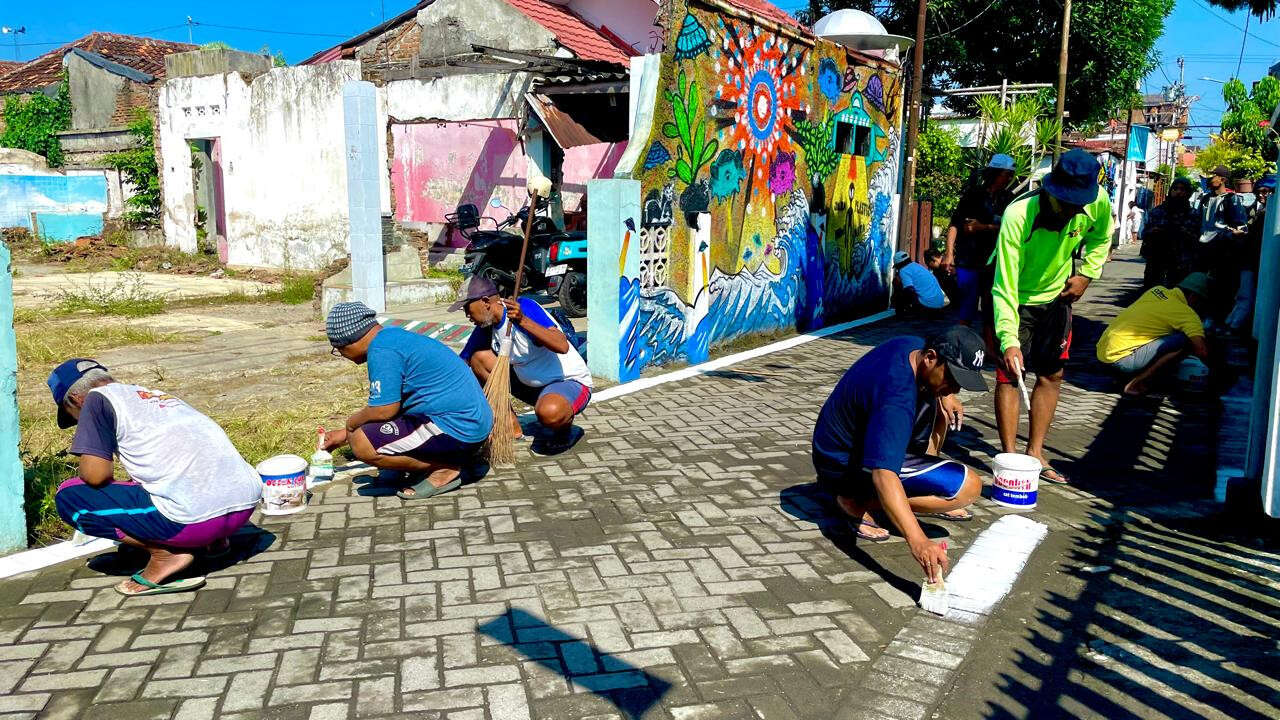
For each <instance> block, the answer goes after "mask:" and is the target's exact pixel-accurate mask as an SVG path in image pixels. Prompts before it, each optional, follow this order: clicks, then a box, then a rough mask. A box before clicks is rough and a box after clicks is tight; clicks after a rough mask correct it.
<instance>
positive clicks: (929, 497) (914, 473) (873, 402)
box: [813, 326, 987, 580]
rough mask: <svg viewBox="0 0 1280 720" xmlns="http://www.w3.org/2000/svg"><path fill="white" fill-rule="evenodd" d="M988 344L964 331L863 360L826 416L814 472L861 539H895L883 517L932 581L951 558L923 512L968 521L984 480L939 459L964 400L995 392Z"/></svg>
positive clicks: (878, 351) (819, 428)
mask: <svg viewBox="0 0 1280 720" xmlns="http://www.w3.org/2000/svg"><path fill="white" fill-rule="evenodd" d="M985 348H986V346H985V344H984V343H983V341H982V338H980V337H978V335H977V334H976V333H974V332H973V331H972V330H970V329H969V328H966V327H961V326H955V327H953V328H951V329H950V330H947V331H946V332H944V333H942V334H940V335H937V336H935V337H933V338H931V339H929V340H928V341H926V340H924V339H922V338H919V337H910V336H907V337H899V338H894V339H892V340H889V341H887V342H885V343H882V344H881V345H879V346H877V347H876V348H875V349H873V350H872V351H871V352H869V353H867V354H866V355H864V356H862V358H860V359H859V360H858V361H857V362H856V363H854V364H853V367H851V368H849V370H848V371H847V372H846V373H845V374H844V377H843V378H841V380H840V382H839V383H838V384H837V385H836V387H835V390H833V391H832V393H831V396H830V397H829V398H827V401H826V403H825V404H824V405H823V406H822V411H821V412H820V413H819V414H818V422H817V425H816V426H815V427H814V430H813V466H814V470H815V471H816V472H817V476H818V483H819V484H820V485H822V486H823V487H824V488H826V489H827V490H828V491H829V492H831V493H832V494H833V495H834V496H835V498H836V504H837V505H838V506H839V508H840V510H841V512H842V513H844V514H845V515H846V516H848V521H849V525H850V527H852V528H853V530H854V532H855V533H856V534H857V536H858V537H860V538H863V539H865V540H871V541H873V542H878V541H882V540H887V539H889V532H888V531H887V530H885V529H884V528H882V527H880V526H879V525H878V524H877V523H876V521H875V518H874V517H873V516H872V515H871V512H872V511H878V510H883V511H884V513H885V514H886V515H888V517H889V520H890V521H891V522H892V523H893V525H894V526H895V527H897V528H898V530H899V532H901V533H902V536H903V537H904V538H906V540H907V544H908V546H909V547H910V548H911V554H912V555H913V556H914V557H915V559H916V561H917V562H919V563H920V566H921V567H922V568H924V571H925V574H926V575H927V576H928V577H929V578H930V580H934V579H937V578H938V577H940V573H941V572H943V571H945V570H946V567H947V553H946V550H945V549H944V548H942V547H941V546H940V545H938V544H937V543H934V542H931V541H930V540H929V538H927V537H925V534H924V532H923V531H922V530H921V529H920V523H919V522H918V521H917V520H916V518H915V515H916V514H921V515H928V516H931V517H938V518H941V519H945V520H954V521H964V520H970V519H971V518H972V516H971V515H969V514H968V513H967V512H965V511H964V510H963V508H965V507H966V506H968V505H969V504H970V503H972V502H973V501H974V500H975V499H976V498H977V497H978V496H979V495H980V494H981V492H982V480H981V479H980V478H979V477H978V475H977V474H976V473H974V472H973V471H972V470H970V469H969V468H967V467H965V466H964V465H962V464H960V463H959V462H956V461H954V460H944V459H943V458H940V457H938V456H937V453H938V452H939V451H940V449H941V447H942V443H943V441H944V440H945V438H946V433H947V430H948V429H956V430H958V429H959V428H960V425H961V423H962V422H963V418H964V407H963V406H962V405H961V404H960V401H959V399H958V398H957V397H956V393H957V392H958V391H959V390H960V389H961V388H964V389H965V390H970V391H973V392H986V390H987V383H986V380H984V379H983V377H982V365H983V360H984V355H985V354H986V349H985Z"/></svg>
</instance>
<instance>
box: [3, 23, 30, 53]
mask: <svg viewBox="0 0 1280 720" xmlns="http://www.w3.org/2000/svg"><path fill="white" fill-rule="evenodd" d="M19 33H21V34H23V35H25V34H26V33H27V28H26V26H23V27H19V28H11V27H9V26H7V25H6V26H4V27H0V35H12V36H13V59H14V60H17V59H18V34H19Z"/></svg>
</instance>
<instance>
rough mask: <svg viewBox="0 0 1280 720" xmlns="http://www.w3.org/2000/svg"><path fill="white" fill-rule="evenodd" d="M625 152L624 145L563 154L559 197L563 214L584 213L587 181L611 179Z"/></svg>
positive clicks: (597, 146)
mask: <svg viewBox="0 0 1280 720" xmlns="http://www.w3.org/2000/svg"><path fill="white" fill-rule="evenodd" d="M626 149H627V144H626V143H625V142H620V143H596V144H595V145H579V146H578V147H572V148H569V149H568V150H565V151H564V165H563V171H562V177H563V178H564V181H563V183H562V184H561V187H560V197H561V199H562V201H563V203H564V210H565V212H577V211H582V210H586V209H587V200H586V198H587V181H588V180H596V179H599V178H611V177H613V171H614V170H615V169H617V167H618V161H619V160H621V159H622V153H623V152H625V151H626Z"/></svg>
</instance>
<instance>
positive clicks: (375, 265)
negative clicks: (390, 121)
mask: <svg viewBox="0 0 1280 720" xmlns="http://www.w3.org/2000/svg"><path fill="white" fill-rule="evenodd" d="M342 108H343V113H344V116H345V120H346V143H347V207H348V209H349V211H350V218H351V220H350V222H351V236H350V248H351V289H352V293H353V295H354V296H355V299H356V300H359V301H360V302H363V303H364V304H365V305H368V306H369V307H371V308H373V309H374V310H377V311H378V312H382V311H384V310H386V309H387V302H386V270H385V268H384V266H383V262H382V212H381V207H380V204H381V203H380V200H379V195H378V181H379V180H380V179H381V173H382V169H381V168H380V167H379V166H378V143H380V142H382V133H380V132H379V128H378V94H377V89H376V88H375V87H374V86H373V83H370V82H364V81H362V80H352V81H350V82H348V83H347V84H346V85H345V86H343V88H342Z"/></svg>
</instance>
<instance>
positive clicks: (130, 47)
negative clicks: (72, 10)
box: [0, 32, 198, 93]
mask: <svg viewBox="0 0 1280 720" xmlns="http://www.w3.org/2000/svg"><path fill="white" fill-rule="evenodd" d="M72 48H79V49H80V50H84V51H86V52H90V53H94V54H96V55H100V56H101V57H103V58H105V59H107V60H109V61H111V62H114V63H118V64H120V65H123V66H125V67H128V68H133V69H134V70H139V71H141V72H144V73H146V74H148V75H150V76H152V77H154V78H156V79H164V59H165V57H167V56H169V55H172V54H174V53H180V52H188V51H191V50H196V49H198V47H197V46H196V45H188V44H187V43H175V42H169V41H167V40H156V39H154V38H145V37H138V36H136V35H117V34H115V33H105V32H95V33H90V34H88V35H85V36H84V37H82V38H80V39H79V40H76V41H75V42H73V43H70V44H69V45H64V46H62V47H60V48H58V49H57V50H53V51H50V52H47V53H45V54H44V55H41V56H40V57H38V58H36V59H34V60H32V61H30V62H28V63H24V64H22V65H19V66H18V67H16V68H13V69H12V70H9V71H8V72H5V73H4V74H3V75H0V93H9V92H23V91H29V90H39V89H41V88H45V87H48V86H50V85H53V84H54V83H56V82H58V78H60V77H61V76H62V56H63V55H66V54H67V52H68V51H69V50H71V49H72Z"/></svg>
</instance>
